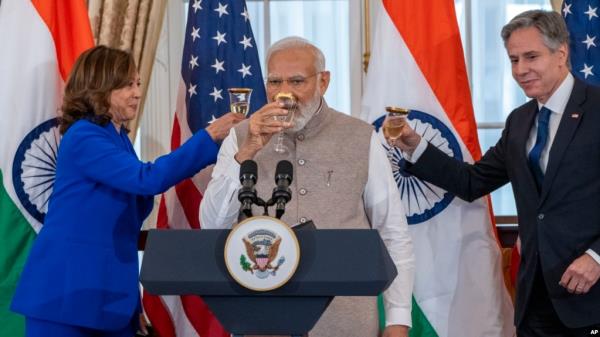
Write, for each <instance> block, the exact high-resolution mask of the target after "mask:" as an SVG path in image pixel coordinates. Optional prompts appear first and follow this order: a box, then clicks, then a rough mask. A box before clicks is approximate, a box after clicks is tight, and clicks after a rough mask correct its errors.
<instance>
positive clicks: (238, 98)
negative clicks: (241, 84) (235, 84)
mask: <svg viewBox="0 0 600 337" xmlns="http://www.w3.org/2000/svg"><path fill="white" fill-rule="evenodd" d="M228 91H229V108H230V109H231V112H235V113H240V114H243V115H244V116H246V115H247V114H248V109H249V108H250V96H251V95H252V89H250V88H229V89H228Z"/></svg>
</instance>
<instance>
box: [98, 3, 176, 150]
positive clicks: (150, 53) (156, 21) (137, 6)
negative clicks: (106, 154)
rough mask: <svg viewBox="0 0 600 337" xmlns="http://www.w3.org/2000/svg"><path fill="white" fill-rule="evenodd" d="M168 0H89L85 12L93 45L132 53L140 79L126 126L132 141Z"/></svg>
mask: <svg viewBox="0 0 600 337" xmlns="http://www.w3.org/2000/svg"><path fill="white" fill-rule="evenodd" d="M166 5H167V0H88V14H89V17H90V22H91V25H92V31H93V33H94V39H95V42H96V45H100V44H102V45H106V46H109V47H113V48H119V49H122V50H126V51H129V52H131V53H132V54H133V57H134V59H135V62H136V64H137V66H138V69H139V72H140V77H141V78H142V102H141V104H140V108H139V112H138V115H137V118H136V119H135V120H132V121H131V122H130V123H129V125H127V127H128V128H129V130H131V132H130V133H129V138H131V141H132V142H133V141H134V140H135V136H136V133H137V128H138V125H139V121H140V120H141V119H142V112H143V111H144V101H145V97H146V92H147V91H148V84H149V83H150V74H151V73H152V65H153V64H154V57H155V55H156V47H157V45H158V39H159V37H160V31H161V27H162V23H163V18H164V16H165V9H166Z"/></svg>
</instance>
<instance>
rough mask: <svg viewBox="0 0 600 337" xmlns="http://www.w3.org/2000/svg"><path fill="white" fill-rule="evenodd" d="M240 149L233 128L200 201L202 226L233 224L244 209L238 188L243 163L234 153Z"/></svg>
mask: <svg viewBox="0 0 600 337" xmlns="http://www.w3.org/2000/svg"><path fill="white" fill-rule="evenodd" d="M237 151H238V146H237V137H236V134H235V130H234V129H231V131H230V132H229V135H228V136H227V137H226V138H225V140H224V141H223V144H222V145H221V149H220V150H219V155H218V156H217V164H216V165H215V167H214V169H213V173H212V179H211V181H210V182H209V183H208V186H207V188H206V192H205V193H204V197H203V199H202V202H201V203H200V223H201V224H202V228H205V229H210V228H213V229H214V228H229V227H231V226H232V225H233V224H234V223H235V222H236V221H237V217H238V212H239V209H240V202H239V201H238V199H237V191H238V190H239V188H240V187H241V186H242V185H241V184H240V181H239V172H240V164H239V163H238V162H237V161H236V160H235V157H234V156H235V154H236V153H237Z"/></svg>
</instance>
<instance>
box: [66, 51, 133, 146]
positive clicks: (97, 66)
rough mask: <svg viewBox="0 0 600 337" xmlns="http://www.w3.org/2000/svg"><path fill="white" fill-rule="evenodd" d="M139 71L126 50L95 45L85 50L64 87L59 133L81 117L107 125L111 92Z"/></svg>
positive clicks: (121, 86) (127, 81) (109, 119)
mask: <svg viewBox="0 0 600 337" xmlns="http://www.w3.org/2000/svg"><path fill="white" fill-rule="evenodd" d="M136 72H137V69H136V66H135V61H134V60H133V57H132V56H131V54H130V53H128V52H126V51H122V50H119V49H114V48H109V47H106V46H96V47H93V48H91V49H88V50H86V51H85V52H83V53H82V54H81V55H80V56H79V57H78V58H77V60H76V61H75V65H74V66H73V69H72V70H71V73H70V74H69V78H68V80H67V84H66V86H65V95H64V98H63V103H62V107H61V110H62V117H61V121H60V132H61V133H62V134H64V133H65V132H67V130H68V129H69V127H70V126H71V125H73V123H75V122H77V121H78V120H80V119H88V120H90V121H92V122H94V123H97V124H100V125H106V124H108V123H109V122H110V121H111V119H112V115H111V113H110V112H109V108H110V94H111V92H112V91H113V90H116V89H120V88H123V87H125V86H126V85H128V84H129V82H131V80H132V79H133V78H134V76H135V74H136Z"/></svg>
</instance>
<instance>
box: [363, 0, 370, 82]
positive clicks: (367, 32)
mask: <svg viewBox="0 0 600 337" xmlns="http://www.w3.org/2000/svg"><path fill="white" fill-rule="evenodd" d="M369 1H370V0H364V2H363V3H364V13H365V52H364V54H363V69H364V72H365V73H367V70H368V69H369V59H370V58H371V11H370V9H369Z"/></svg>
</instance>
